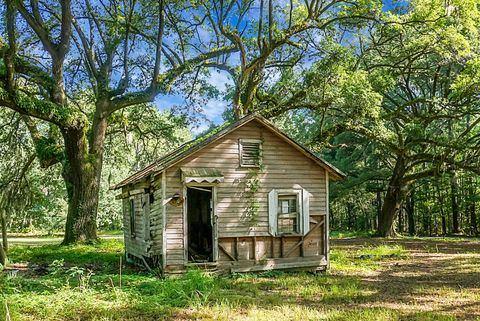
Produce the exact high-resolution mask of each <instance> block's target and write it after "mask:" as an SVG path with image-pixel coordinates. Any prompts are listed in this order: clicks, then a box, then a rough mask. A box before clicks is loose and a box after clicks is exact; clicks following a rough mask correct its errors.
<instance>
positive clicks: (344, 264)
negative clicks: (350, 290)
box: [330, 244, 408, 272]
mask: <svg viewBox="0 0 480 321" xmlns="http://www.w3.org/2000/svg"><path fill="white" fill-rule="evenodd" d="M406 257H408V252H407V251H406V250H405V249H404V248H403V247H402V246H400V245H384V244H383V245H377V246H362V247H360V248H359V249H357V250H353V251H351V250H345V249H338V248H334V249H332V251H331V254H330V259H331V266H332V268H333V269H335V270H337V271H352V272H355V271H368V270H372V271H373V270H377V269H380V268H382V266H383V263H385V261H390V260H395V259H400V258H406Z"/></svg>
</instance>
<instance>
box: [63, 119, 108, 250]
mask: <svg viewBox="0 0 480 321" xmlns="http://www.w3.org/2000/svg"><path fill="white" fill-rule="evenodd" d="M103 122H104V124H103V125H104V126H102V127H104V128H106V121H103ZM94 125H95V124H94ZM93 133H94V134H93V144H92V142H90V146H92V147H91V149H90V151H89V150H88V147H87V140H86V136H85V130H84V129H83V128H79V129H77V128H69V129H65V130H63V131H62V134H63V137H64V141H65V155H66V162H65V163H64V167H63V178H64V180H65V184H66V187H67V195H68V213H67V221H66V225H65V236H64V239H63V244H71V243H74V242H77V241H95V240H96V239H97V210H98V195H99V191H100V175H101V171H102V163H103V143H104V140H105V131H104V130H103V131H100V132H98V131H97V130H93ZM93 146H97V147H99V148H93Z"/></svg>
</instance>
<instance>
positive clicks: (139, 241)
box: [123, 193, 148, 257]
mask: <svg viewBox="0 0 480 321" xmlns="http://www.w3.org/2000/svg"><path fill="white" fill-rule="evenodd" d="M131 197H132V198H133V200H134V202H135V236H134V237H132V235H131V229H130V197H128V198H124V199H123V227H124V239H125V251H126V252H127V254H131V255H134V256H137V257H142V256H144V255H147V250H148V243H147V241H146V240H145V233H146V228H145V213H144V204H145V202H146V201H148V199H146V198H147V197H148V195H146V196H145V194H143V193H139V194H135V195H133V196H131Z"/></svg>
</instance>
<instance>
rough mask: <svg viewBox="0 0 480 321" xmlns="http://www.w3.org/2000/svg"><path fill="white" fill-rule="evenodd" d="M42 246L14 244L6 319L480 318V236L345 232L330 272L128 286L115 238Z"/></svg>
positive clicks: (2, 282)
mask: <svg viewBox="0 0 480 321" xmlns="http://www.w3.org/2000/svg"><path fill="white" fill-rule="evenodd" d="M36 244H37V246H32V244H31V243H28V245H25V244H24V243H22V242H17V243H16V245H13V246H12V247H11V251H10V260H11V265H10V268H9V269H7V270H5V271H3V272H1V273H0V300H1V302H0V320H4V318H5V316H6V315H7V314H9V316H10V319H11V320H14V321H21V320H140V321H141V320H163V319H167V320H171V319H174V320H197V319H203V320H212V319H215V320H349V321H350V320H432V321H433V320H480V241H478V240H454V241H451V240H449V239H433V238H430V239H396V240H383V239H372V238H348V239H341V238H340V239H335V240H334V241H333V242H332V255H331V261H332V262H331V269H330V270H329V272H327V273H323V274H318V275H313V274H308V273H281V272H266V273H261V274H236V275H232V276H229V277H214V276H209V275H205V274H203V273H202V272H200V271H191V272H189V273H188V274H186V275H185V276H183V277H181V278H178V279H167V280H159V279H158V278H157V277H155V276H154V275H152V274H149V273H146V272H143V271H139V270H135V269H132V268H124V270H123V274H122V284H121V286H120V277H119V258H120V256H121V254H122V252H123V245H122V243H121V240H119V239H117V238H110V239H107V240H104V241H102V242H100V243H99V244H97V245H76V246H68V247H60V246H58V245H55V244H43V243H42V242H38V243H36ZM7 310H8V312H7Z"/></svg>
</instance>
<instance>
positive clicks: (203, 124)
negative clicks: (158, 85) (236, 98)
mask: <svg viewBox="0 0 480 321" xmlns="http://www.w3.org/2000/svg"><path fill="white" fill-rule="evenodd" d="M208 82H209V83H210V84H211V85H214V86H215V87H216V88H217V89H218V90H220V91H222V92H223V91H225V89H226V86H227V85H232V84H233V81H232V79H231V78H230V77H229V75H228V74H227V73H226V72H224V71H217V70H211V72H210V77H209V78H208ZM184 103H185V98H184V97H183V96H182V95H164V96H158V97H157V98H156V99H155V104H156V106H157V107H158V108H159V109H160V110H162V111H167V110H170V109H171V108H172V107H174V106H178V105H182V104H184ZM229 105H230V102H228V101H225V100H222V99H220V98H219V99H210V100H209V101H208V102H207V104H206V105H205V106H204V107H203V108H202V109H203V110H202V112H201V113H202V115H200V114H199V115H194V116H197V118H198V119H199V122H198V123H197V124H195V125H192V127H190V129H191V130H192V133H193V134H194V135H197V134H199V133H201V132H203V131H205V130H206V129H208V128H209V127H210V125H211V124H212V123H213V124H216V125H218V124H221V123H223V118H222V113H223V112H224V111H225V109H226V108H227V107H228V106H229ZM202 116H204V117H202ZM204 118H206V119H207V120H204Z"/></svg>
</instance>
